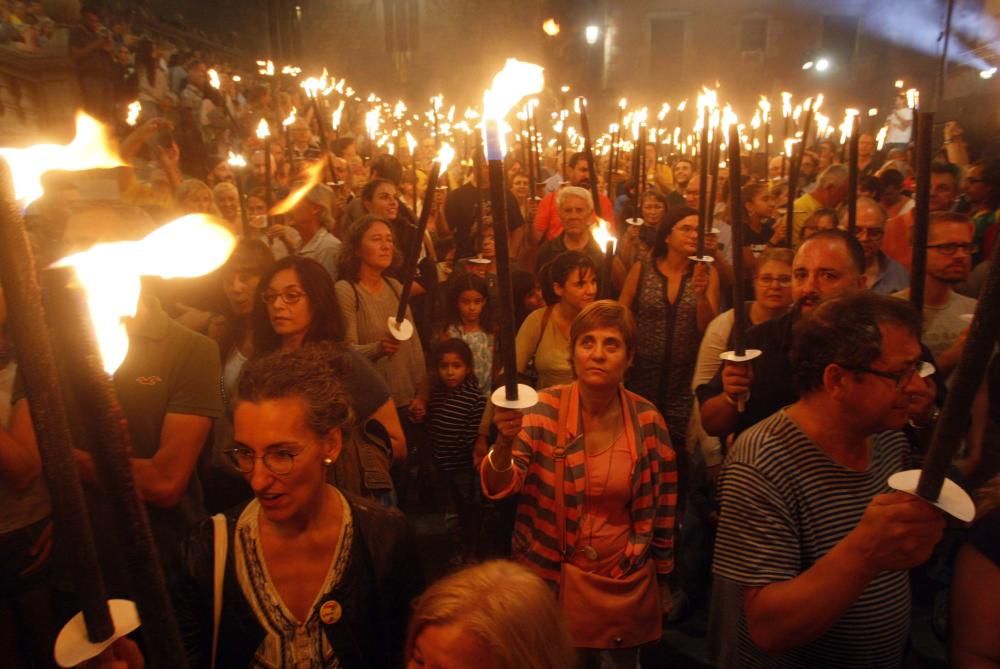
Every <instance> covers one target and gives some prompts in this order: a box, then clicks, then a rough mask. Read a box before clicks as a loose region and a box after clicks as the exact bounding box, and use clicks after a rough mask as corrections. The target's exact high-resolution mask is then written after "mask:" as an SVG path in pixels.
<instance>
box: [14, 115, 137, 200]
mask: <svg viewBox="0 0 1000 669" xmlns="http://www.w3.org/2000/svg"><path fill="white" fill-rule="evenodd" d="M0 157H2V158H3V159H4V160H6V161H7V164H8V165H10V171H11V176H12V178H13V180H14V197H15V198H16V199H17V201H18V202H20V203H21V205H22V206H27V205H28V204H30V203H31V202H34V201H35V200H37V199H38V198H39V197H41V196H42V194H43V190H42V181H41V179H42V174H44V173H45V172H48V171H49V170H68V171H80V170H97V169H110V168H112V167H120V166H122V165H124V164H125V163H124V162H122V159H121V157H120V156H119V155H118V151H117V150H116V149H114V148H113V144H112V141H111V138H110V136H109V135H108V131H107V128H106V127H105V126H103V125H102V124H101V123H99V122H98V121H96V120H95V119H93V118H92V117H90V116H87V115H86V114H84V113H83V112H77V115H76V136H74V137H73V141H72V142H70V143H69V144H35V145H34V146H29V147H27V148H24V149H7V148H0Z"/></svg>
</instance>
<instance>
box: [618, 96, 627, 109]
mask: <svg viewBox="0 0 1000 669" xmlns="http://www.w3.org/2000/svg"><path fill="white" fill-rule="evenodd" d="M627 106H628V100H626V99H625V98H622V99H621V100H619V101H618V108H619V109H621V110H622V111H625V107H627Z"/></svg>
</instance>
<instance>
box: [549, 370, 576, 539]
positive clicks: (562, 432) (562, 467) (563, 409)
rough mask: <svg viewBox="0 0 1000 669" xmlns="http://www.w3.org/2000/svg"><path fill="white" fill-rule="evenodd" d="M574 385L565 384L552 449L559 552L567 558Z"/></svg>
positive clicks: (560, 399)
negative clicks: (568, 443)
mask: <svg viewBox="0 0 1000 669" xmlns="http://www.w3.org/2000/svg"><path fill="white" fill-rule="evenodd" d="M572 390H573V386H572V385H569V386H565V387H564V388H563V390H562V397H560V398H559V421H558V422H557V423H556V429H557V430H558V436H557V437H556V447H555V449H554V450H553V451H552V459H553V461H554V464H555V473H554V475H555V486H556V532H558V533H559V554H560V556H561V557H562V558H563V559H565V558H566V493H565V490H564V489H563V480H564V479H565V478H566V426H565V423H566V417H567V415H568V414H569V398H570V395H572V394H573V393H572Z"/></svg>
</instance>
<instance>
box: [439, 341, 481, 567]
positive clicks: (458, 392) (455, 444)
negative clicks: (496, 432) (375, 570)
mask: <svg viewBox="0 0 1000 669" xmlns="http://www.w3.org/2000/svg"><path fill="white" fill-rule="evenodd" d="M431 371H432V377H433V382H432V388H431V394H430V403H429V404H428V407H427V422H428V428H429V430H430V434H431V444H432V449H433V453H434V464H435V466H436V468H437V472H438V476H439V477H440V487H441V488H443V489H445V490H447V491H448V497H449V498H450V500H451V502H452V504H453V505H454V507H455V512H456V514H457V515H458V527H459V546H460V548H459V551H460V552H459V554H458V555H457V556H456V559H457V560H458V561H459V562H468V561H469V560H471V559H474V558H475V557H476V555H477V553H478V544H479V508H478V505H477V502H476V486H477V485H478V483H479V478H478V477H477V476H476V471H475V469H474V467H473V464H472V453H473V447H474V446H475V444H476V440H477V438H478V436H479V429H478V428H479V423H480V420H481V418H482V416H483V412H484V410H485V409H486V397H485V396H484V395H483V393H482V392H481V390H480V388H479V384H478V382H477V381H476V374H475V372H474V371H473V356H472V349H470V348H469V345H468V344H466V343H465V342H464V341H462V340H461V339H457V338H453V339H446V340H445V341H443V342H441V343H439V344H438V345H437V347H436V348H435V350H434V354H433V356H432V366H431Z"/></svg>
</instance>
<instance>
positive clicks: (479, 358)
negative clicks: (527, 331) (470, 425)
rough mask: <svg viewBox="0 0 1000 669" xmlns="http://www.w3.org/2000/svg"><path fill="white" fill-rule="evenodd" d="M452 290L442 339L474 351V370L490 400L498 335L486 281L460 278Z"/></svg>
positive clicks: (466, 275) (457, 276) (453, 283)
mask: <svg viewBox="0 0 1000 669" xmlns="http://www.w3.org/2000/svg"><path fill="white" fill-rule="evenodd" d="M449 284H450V285H449V287H448V302H447V303H446V304H445V325H444V328H443V330H442V332H441V339H442V340H447V339H452V338H456V339H461V340H462V341H464V342H465V343H466V344H468V345H469V348H470V349H472V370H473V371H474V372H475V373H476V379H478V381H479V390H480V391H481V392H482V394H483V396H484V397H489V395H490V390H491V389H492V386H493V377H494V375H495V368H494V360H495V359H496V355H495V353H496V335H495V333H494V329H493V309H492V305H491V303H490V296H489V289H488V288H487V286H486V281H484V280H483V279H481V278H480V277H478V276H476V275H475V274H464V273H462V274H456V275H455V276H453V277H452V278H451V281H450V282H449Z"/></svg>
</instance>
